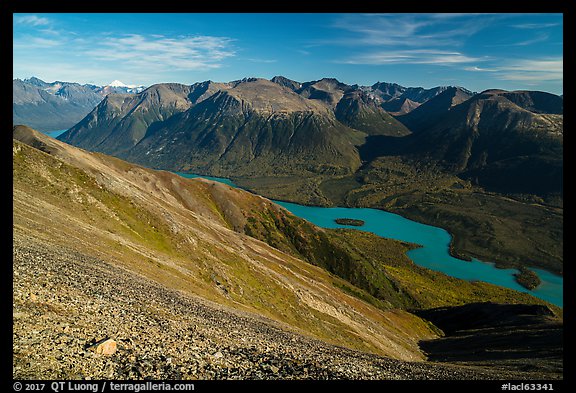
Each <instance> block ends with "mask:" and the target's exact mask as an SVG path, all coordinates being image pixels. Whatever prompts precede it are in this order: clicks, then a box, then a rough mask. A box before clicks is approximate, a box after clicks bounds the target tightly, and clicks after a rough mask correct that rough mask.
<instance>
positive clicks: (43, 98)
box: [12, 77, 144, 131]
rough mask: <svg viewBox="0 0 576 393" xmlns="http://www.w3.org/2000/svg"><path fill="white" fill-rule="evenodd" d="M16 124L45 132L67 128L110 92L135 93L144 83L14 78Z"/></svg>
mask: <svg viewBox="0 0 576 393" xmlns="http://www.w3.org/2000/svg"><path fill="white" fill-rule="evenodd" d="M12 86H13V87H12V92H13V93H12V94H13V98H12V115H13V124H27V125H29V126H31V127H35V128H37V129H39V130H42V131H53V130H61V129H66V128H69V127H71V126H73V125H74V124H76V123H77V122H78V121H80V120H81V119H82V118H83V117H84V116H86V115H87V114H88V113H89V112H90V111H91V110H92V109H94V107H95V106H96V105H98V103H99V102H100V101H101V100H102V98H104V97H105V96H106V95H108V94H110V93H124V94H135V93H139V92H141V91H142V90H144V86H127V85H125V84H123V83H122V82H120V81H117V80H116V81H114V82H112V83H110V85H106V86H96V85H91V84H84V85H81V84H79V83H73V82H61V81H56V82H52V83H47V82H44V81H43V80H41V79H38V78H36V77H32V78H29V79H24V80H20V79H14V80H13V81H12Z"/></svg>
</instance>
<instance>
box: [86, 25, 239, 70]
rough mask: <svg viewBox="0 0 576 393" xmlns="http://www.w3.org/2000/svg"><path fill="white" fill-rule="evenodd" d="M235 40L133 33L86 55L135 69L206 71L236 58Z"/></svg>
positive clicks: (105, 41) (106, 43) (105, 42)
mask: <svg viewBox="0 0 576 393" xmlns="http://www.w3.org/2000/svg"><path fill="white" fill-rule="evenodd" d="M232 41H233V40H232V39H231V38H227V37H214V36H182V37H176V38H171V37H165V36H161V35H153V36H152V35H150V36H144V35H139V34H131V35H126V36H122V37H109V38H107V39H106V40H103V41H102V42H101V43H100V44H99V45H97V46H96V47H95V48H94V49H91V50H89V51H88V52H87V53H86V55H88V56H90V57H93V58H95V59H97V60H103V61H118V62H122V63H123V65H127V66H134V67H138V68H141V67H152V68H156V69H159V68H161V69H166V68H170V69H176V70H207V69H213V68H219V67H221V66H222V61H223V60H224V59H226V58H229V57H232V56H234V55H235V51H234V49H233V48H232Z"/></svg>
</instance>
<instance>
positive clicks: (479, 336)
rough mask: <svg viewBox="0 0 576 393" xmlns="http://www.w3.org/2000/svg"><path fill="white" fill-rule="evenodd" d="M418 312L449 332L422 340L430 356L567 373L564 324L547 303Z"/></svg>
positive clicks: (495, 305) (519, 368)
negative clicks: (565, 368) (565, 369)
mask: <svg viewBox="0 0 576 393" xmlns="http://www.w3.org/2000/svg"><path fill="white" fill-rule="evenodd" d="M413 313H414V314H416V315H418V316H420V317H422V318H424V319H426V320H429V321H430V322H432V323H433V324H434V325H436V326H437V327H439V328H440V329H441V330H442V331H444V333H445V335H446V336H445V337H443V338H440V339H435V340H424V341H421V342H420V348H421V349H422V350H423V351H424V352H425V353H426V354H427V355H428V359H429V360H431V361H437V362H457V363H468V364H482V365H490V366H491V367H499V368H511V369H516V370H521V371H529V370H540V371H542V372H550V373H560V374H561V373H562V370H563V361H562V355H563V323H562V321H561V320H559V319H558V318H557V317H555V316H554V314H553V312H552V311H551V310H550V309H549V308H548V307H546V306H540V305H525V304H495V303H490V302H486V303H473V304H467V305H464V306H458V307H441V308H435V309H429V310H422V311H414V312H413Z"/></svg>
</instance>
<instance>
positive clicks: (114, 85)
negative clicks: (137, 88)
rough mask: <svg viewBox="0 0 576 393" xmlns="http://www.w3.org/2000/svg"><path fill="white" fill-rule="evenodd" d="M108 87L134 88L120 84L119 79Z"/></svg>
mask: <svg viewBox="0 0 576 393" xmlns="http://www.w3.org/2000/svg"><path fill="white" fill-rule="evenodd" d="M108 86H112V87H133V86H128V85H125V84H124V83H122V82H120V81H119V80H118V79H116V80H115V81H113V82H111V83H110V84H109V85H108Z"/></svg>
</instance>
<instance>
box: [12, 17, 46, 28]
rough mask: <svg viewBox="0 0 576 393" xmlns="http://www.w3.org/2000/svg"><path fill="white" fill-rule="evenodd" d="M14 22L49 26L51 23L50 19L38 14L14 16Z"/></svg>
mask: <svg viewBox="0 0 576 393" xmlns="http://www.w3.org/2000/svg"><path fill="white" fill-rule="evenodd" d="M14 23H16V24H20V25H29V26H34V27H37V26H48V25H50V24H51V22H50V19H48V18H46V17H39V16H36V15H23V16H14Z"/></svg>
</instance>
